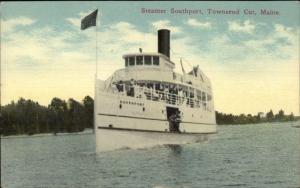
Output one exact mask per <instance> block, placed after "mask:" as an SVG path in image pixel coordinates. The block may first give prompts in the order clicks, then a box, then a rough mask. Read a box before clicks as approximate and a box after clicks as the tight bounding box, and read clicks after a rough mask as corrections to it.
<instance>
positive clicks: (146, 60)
mask: <svg viewBox="0 0 300 188" xmlns="http://www.w3.org/2000/svg"><path fill="white" fill-rule="evenodd" d="M145 65H151V56H145Z"/></svg>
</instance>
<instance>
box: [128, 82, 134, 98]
mask: <svg viewBox="0 0 300 188" xmlns="http://www.w3.org/2000/svg"><path fill="white" fill-rule="evenodd" d="M134 84H135V82H134V80H133V79H131V80H130V83H129V92H128V96H131V97H134Z"/></svg>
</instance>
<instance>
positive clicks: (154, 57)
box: [153, 56, 159, 65]
mask: <svg viewBox="0 0 300 188" xmlns="http://www.w3.org/2000/svg"><path fill="white" fill-rule="evenodd" d="M153 65H159V57H158V56H153Z"/></svg>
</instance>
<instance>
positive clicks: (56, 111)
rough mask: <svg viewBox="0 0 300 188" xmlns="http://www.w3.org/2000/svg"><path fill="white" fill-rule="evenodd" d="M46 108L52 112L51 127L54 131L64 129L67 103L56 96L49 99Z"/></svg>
mask: <svg viewBox="0 0 300 188" xmlns="http://www.w3.org/2000/svg"><path fill="white" fill-rule="evenodd" d="M48 108H49V109H50V110H51V111H52V112H53V116H52V118H53V122H52V123H53V127H52V130H53V131H54V133H57V132H62V131H65V130H66V129H67V128H66V121H67V118H68V117H67V115H68V111H67V103H66V102H65V101H64V100H61V99H59V98H57V97H55V98H53V99H52V100H51V103H50V105H49V106H48Z"/></svg>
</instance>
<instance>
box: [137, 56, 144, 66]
mask: <svg viewBox="0 0 300 188" xmlns="http://www.w3.org/2000/svg"><path fill="white" fill-rule="evenodd" d="M136 65H143V56H136Z"/></svg>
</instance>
